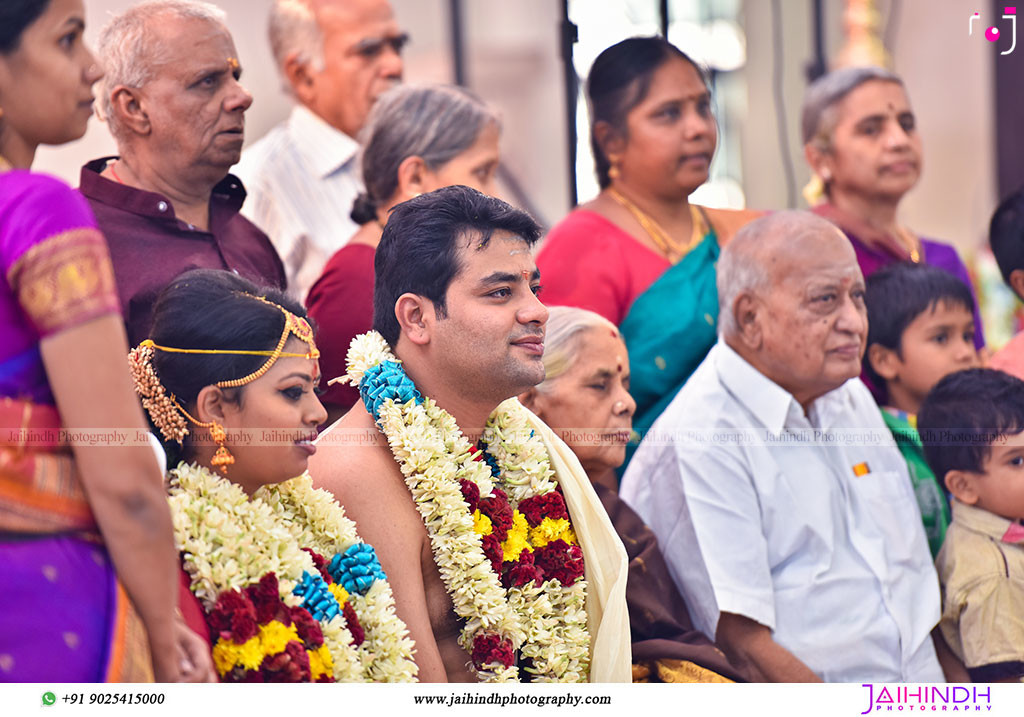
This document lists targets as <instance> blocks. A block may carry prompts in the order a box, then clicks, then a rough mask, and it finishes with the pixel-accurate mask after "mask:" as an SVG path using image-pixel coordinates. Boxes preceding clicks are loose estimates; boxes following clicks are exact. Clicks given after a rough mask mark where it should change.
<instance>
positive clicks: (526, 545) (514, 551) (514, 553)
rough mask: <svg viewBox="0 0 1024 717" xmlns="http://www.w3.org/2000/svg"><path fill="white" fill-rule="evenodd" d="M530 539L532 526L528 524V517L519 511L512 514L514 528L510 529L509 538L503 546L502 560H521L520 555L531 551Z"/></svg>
mask: <svg viewBox="0 0 1024 717" xmlns="http://www.w3.org/2000/svg"><path fill="white" fill-rule="evenodd" d="M529 539H530V524H529V523H527V522H526V516H524V515H523V514H522V513H520V512H519V511H518V510H517V511H515V512H514V513H512V527H511V528H509V529H508V537H507V538H505V542H504V543H502V544H501V552H502V556H501V557H502V560H504V561H505V562H511V561H515V560H519V555H520V553H522V552H523V551H524V550H529V549H530V542H529Z"/></svg>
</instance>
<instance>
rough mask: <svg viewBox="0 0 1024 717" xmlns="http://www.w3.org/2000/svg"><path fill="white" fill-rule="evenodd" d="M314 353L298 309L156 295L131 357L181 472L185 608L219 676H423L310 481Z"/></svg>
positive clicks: (184, 293)
mask: <svg viewBox="0 0 1024 717" xmlns="http://www.w3.org/2000/svg"><path fill="white" fill-rule="evenodd" d="M319 355H320V353H319V351H318V350H317V348H316V344H315V342H314V336H313V331H312V329H311V327H310V325H309V323H308V322H307V320H306V318H305V311H304V310H303V309H302V307H301V306H300V305H299V304H297V303H295V302H293V301H292V300H290V299H289V298H287V297H286V296H285V295H283V294H282V293H280V292H278V291H276V290H272V289H259V288H257V287H256V286H254V285H253V284H251V283H250V282H248V281H246V280H244V279H242V278H240V277H238V276H235V275H233V274H230V273H228V272H221V271H210V270H196V271H191V272H188V273H186V274H183V275H182V276H180V277H178V278H177V279H176V280H175V281H173V282H172V283H171V284H170V285H169V286H168V287H167V288H166V289H165V290H164V291H163V293H162V294H161V296H160V298H159V299H158V301H157V304H156V307H155V309H154V320H153V330H152V334H151V336H150V338H149V339H147V340H146V341H143V342H142V343H141V344H140V345H139V346H138V347H136V348H135V349H134V350H132V352H131V354H130V364H131V368H132V374H133V377H134V380H135V387H136V391H137V392H138V393H139V395H140V396H141V397H142V404H143V406H144V407H145V409H146V411H147V412H148V414H149V417H150V419H151V420H152V422H153V425H154V426H155V427H156V428H157V429H158V430H159V432H160V434H161V435H162V438H163V441H164V445H165V448H166V449H167V451H168V456H169V458H170V462H169V464H170V465H172V466H175V467H173V468H172V469H171V471H170V472H169V474H168V486H169V488H168V489H169V492H170V504H171V512H172V516H173V520H174V534H175V543H176V545H177V548H178V551H179V553H180V556H181V560H182V566H183V570H184V573H185V574H186V576H187V585H188V590H189V592H190V593H191V596H194V597H190V598H189V600H190V601H191V602H190V603H187V602H186V599H184V598H183V600H182V603H183V608H182V609H183V610H185V611H186V613H191V614H186V619H187V620H189V622H190V624H192V625H194V626H195V627H196V629H197V630H199V631H200V632H201V633H202V634H207V635H208V637H209V640H210V644H211V646H212V656H213V661H214V665H215V666H216V668H217V672H218V674H219V676H220V678H221V680H222V681H244V682H270V681H274V682H282V681H283V682H307V681H323V682H327V681H339V682H353V681H411V680H413V679H415V676H416V673H417V667H416V664H415V663H414V662H413V660H412V641H411V640H410V639H409V638H408V635H407V630H406V627H405V625H404V624H403V623H402V621H401V620H400V619H399V618H398V617H397V616H396V615H395V609H394V599H393V597H392V594H391V588H390V586H389V585H388V583H387V579H386V576H385V575H384V572H383V570H382V569H381V567H380V563H379V562H378V560H377V558H376V555H375V554H374V551H373V548H371V547H370V546H368V545H367V544H365V543H363V542H362V541H361V540H360V539H359V536H358V535H357V533H356V528H355V523H353V522H352V521H351V520H349V519H348V518H347V517H346V516H345V513H344V510H343V509H342V508H341V506H340V505H338V503H337V502H335V501H334V499H333V498H332V497H331V495H330V494H329V493H326V492H324V491H322V490H316V489H314V488H313V486H312V482H311V480H310V478H309V476H308V475H307V474H306V473H305V471H306V466H307V462H308V460H309V457H310V456H311V455H313V453H315V451H316V446H315V444H314V440H315V438H316V436H317V431H316V427H317V425H318V424H319V423H320V422H322V421H324V420H325V419H326V415H327V414H326V412H325V410H324V408H323V406H322V405H321V404H320V401H319V399H318V398H317V396H316V393H315V390H316V386H317V385H318V383H319V380H320V374H319V367H318V362H317V359H318V358H319ZM183 580H185V578H183ZM202 618H205V620H203V619H202ZM204 622H205V625H204V624H203V623H204Z"/></svg>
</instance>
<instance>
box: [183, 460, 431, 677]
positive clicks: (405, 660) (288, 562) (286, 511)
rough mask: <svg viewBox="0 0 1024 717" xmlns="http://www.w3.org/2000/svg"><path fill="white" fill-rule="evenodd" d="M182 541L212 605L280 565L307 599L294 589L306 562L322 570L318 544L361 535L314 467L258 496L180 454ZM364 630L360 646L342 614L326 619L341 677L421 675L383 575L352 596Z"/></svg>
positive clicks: (339, 543) (200, 593)
mask: <svg viewBox="0 0 1024 717" xmlns="http://www.w3.org/2000/svg"><path fill="white" fill-rule="evenodd" d="M169 493H170V498H169V502H170V505H171V514H172V518H173V522H174V537H175V544H176V546H177V548H178V550H179V552H180V553H181V554H182V555H183V556H184V565H185V570H186V572H187V573H188V574H189V576H190V577H191V579H192V580H191V588H192V592H193V593H194V594H195V595H196V596H197V597H198V598H199V600H200V601H201V602H202V603H203V607H204V609H205V610H207V611H209V610H210V609H212V608H213V606H214V604H215V603H216V601H217V596H218V595H219V594H220V593H221V592H223V591H225V590H231V589H235V590H241V589H243V588H245V587H247V586H249V585H253V584H255V583H257V582H259V580H260V578H261V577H263V576H264V575H266V574H267V573H269V572H273V573H274V574H275V575H276V576H277V579H278V590H279V594H280V596H281V599H282V600H283V601H284V602H285V603H286V604H288V605H291V606H295V605H298V604H300V602H301V599H300V598H299V597H297V596H295V595H293V594H292V589H293V588H294V587H295V585H296V584H297V583H298V581H300V580H301V579H302V574H303V572H309V573H311V574H317V569H316V566H314V564H313V559H312V558H311V557H310V555H309V554H308V553H306V552H305V551H304V550H302V548H303V547H307V548H310V549H312V550H314V551H316V552H318V553H321V554H323V555H325V556H326V557H327V559H330V557H332V556H333V555H334V554H335V553H339V552H344V551H345V550H346V549H347V548H348V547H349V546H351V545H353V544H355V543H358V542H361V541H360V539H359V536H358V534H357V533H356V527H355V523H353V522H352V521H351V520H349V519H348V518H347V517H345V513H344V510H343V509H342V507H341V506H340V505H338V503H337V502H336V501H334V499H333V498H332V497H331V496H330V494H328V493H326V492H325V491H322V490H317V489H314V488H313V486H312V481H311V480H310V478H309V476H308V475H303V476H300V477H298V478H294V479H292V480H290V481H286V482H284V483H280V484H277V485H273V486H264V487H263V488H260V489H259V491H257V493H256V494H255V495H254V496H253V497H252V498H251V499H250V498H249V497H248V496H247V495H246V494H245V492H244V491H243V490H242V489H241V488H240V487H239V486H237V485H235V484H234V483H232V482H230V481H229V480H227V479H225V478H222V477H220V476H218V475H216V474H215V473H213V472H212V471H209V470H207V469H206V468H203V467H202V466H199V465H195V464H193V465H188V464H186V463H181V464H179V466H178V467H177V468H176V469H174V470H173V471H171V472H170V475H169ZM349 600H350V601H351V603H352V607H353V608H354V609H355V612H356V615H357V616H358V618H359V622H360V625H361V626H362V627H363V630H364V632H365V640H364V642H363V644H362V645H360V646H359V647H355V646H354V645H353V644H352V643H353V639H352V633H351V632H350V631H349V629H348V627H347V625H346V622H345V619H344V617H343V616H342V615H341V614H338V615H336V616H335V617H333V618H332V619H330V620H320V621H319V622H320V627H321V630H322V632H323V635H324V644H326V645H327V649H328V650H329V652H330V653H331V659H332V660H333V662H334V666H333V674H334V678H335V680H336V681H338V682H362V681H393V682H410V681H415V676H416V673H417V670H418V668H417V666H416V663H415V662H413V660H412V640H410V639H409V637H408V631H407V629H406V627H405V624H404V623H403V622H402V621H401V620H400V619H399V618H398V616H397V615H396V614H395V610H394V597H393V596H392V594H391V588H390V586H389V585H388V584H387V582H386V581H384V580H377V581H375V582H374V584H373V587H371V589H370V590H369V591H368V592H367V594H366V595H365V596H360V595H356V594H352V595H350V596H349Z"/></svg>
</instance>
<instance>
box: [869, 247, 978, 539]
mask: <svg viewBox="0 0 1024 717" xmlns="http://www.w3.org/2000/svg"><path fill="white" fill-rule="evenodd" d="M865 302H866V304H867V310H868V340H867V346H868V348H867V351H866V352H865V353H864V371H865V373H866V374H867V377H868V378H869V379H870V381H871V383H873V384H874V388H875V396H876V398H879V399H880V400H879V403H880V404H881V406H882V418H884V419H885V423H886V425H887V426H889V430H890V431H892V434H893V437H894V438H895V439H896V444H897V445H898V446H899V448H900V451H901V452H902V453H903V457H904V458H905V459H906V461H907V469H908V470H909V472H910V478H911V480H912V481H913V485H914V493H915V495H916V496H917V503H918V506H919V507H920V508H921V518H922V519H923V522H924V529H925V534H926V535H927V536H928V546H929V547H930V548H931V551H932V556H935V555H937V554H938V552H939V548H940V547H942V541H943V538H944V537H945V535H946V527H947V526H948V525H949V504H948V502H947V499H946V495H945V493H944V492H943V490H942V486H941V482H940V481H938V480H936V477H935V475H934V474H933V473H932V471H931V469H930V468H929V467H928V464H927V462H926V461H925V459H924V452H923V450H922V448H921V440H920V438H919V437H918V435H917V429H916V417H917V412H918V409H919V408H920V407H921V402H922V401H924V398H925V396H927V395H928V392H929V391H930V390H931V389H932V387H933V386H935V384H936V383H938V382H939V380H940V379H941V378H942V377H943V376H945V375H946V374H949V373H952V372H953V371H960V370H962V369H965V368H971V367H974V366H977V365H978V352H977V349H975V347H974V315H973V314H974V299H973V298H972V297H971V292H970V289H968V288H967V286H966V285H964V283H963V282H962V281H960V280H959V279H957V278H956V277H955V276H953V275H952V274H949V273H947V272H945V271H943V270H942V269H938V268H936V267H933V266H929V265H927V264H911V263H910V262H901V263H896V264H890V265H889V266H887V267H885V268H884V269H881V270H879V271H877V272H876V273H874V274H873V275H871V276H870V277H868V280H867V292H866V297H865Z"/></svg>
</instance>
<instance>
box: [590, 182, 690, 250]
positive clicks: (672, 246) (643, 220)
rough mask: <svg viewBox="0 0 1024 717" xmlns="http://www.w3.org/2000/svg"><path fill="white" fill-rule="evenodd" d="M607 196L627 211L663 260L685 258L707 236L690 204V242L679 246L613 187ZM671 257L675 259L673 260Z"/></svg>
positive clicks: (646, 214) (655, 221)
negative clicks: (663, 256)
mask: <svg viewBox="0 0 1024 717" xmlns="http://www.w3.org/2000/svg"><path fill="white" fill-rule="evenodd" d="M608 194H609V195H611V198H612V199H614V200H615V201H616V202H618V203H619V204H621V205H622V206H623V207H624V208H625V209H626V211H628V212H629V213H630V214H631V215H633V218H634V219H636V221H637V223H638V224H639V225H640V226H641V227H642V228H643V230H644V231H645V232H646V233H647V236H649V237H650V238H651V241H653V242H654V244H655V246H657V247H658V249H659V250H660V251H661V253H662V254H664V255H665V258H666V259H668V260H669V261H671V262H673V263H675V262H677V261H679V260H680V259H682V258H683V257H684V256H686V255H687V254H688V253H689V252H690V250H691V249H693V247H695V246H696V245H697V244H698V243H700V241H701V239H703V238H704V235H705V234H707V228H706V227H705V226H704V219H703V217H702V216H701V215H700V212H699V211H698V210H697V208H696V207H694V206H693V205H692V204H691V205H690V218H691V220H692V222H693V231H692V232H691V235H690V241H689V242H687V243H686V244H680V243H679V242H677V241H676V240H675V239H673V238H672V237H671V236H670V235H669V233H668V232H667V231H665V230H664V229H663V228H662V226H661V225H660V224H658V222H657V220H655V219H654V217H652V216H651V215H649V214H648V213H647V212H645V211H644V210H643V209H641V208H640V207H638V206H637V205H636V204H634V203H633V202H631V201H630V200H629V199H627V198H626V197H625V196H623V194H622V193H621V192H619V191H618V190H617V189H615V188H614V187H608ZM673 256H675V258H674V259H673Z"/></svg>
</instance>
